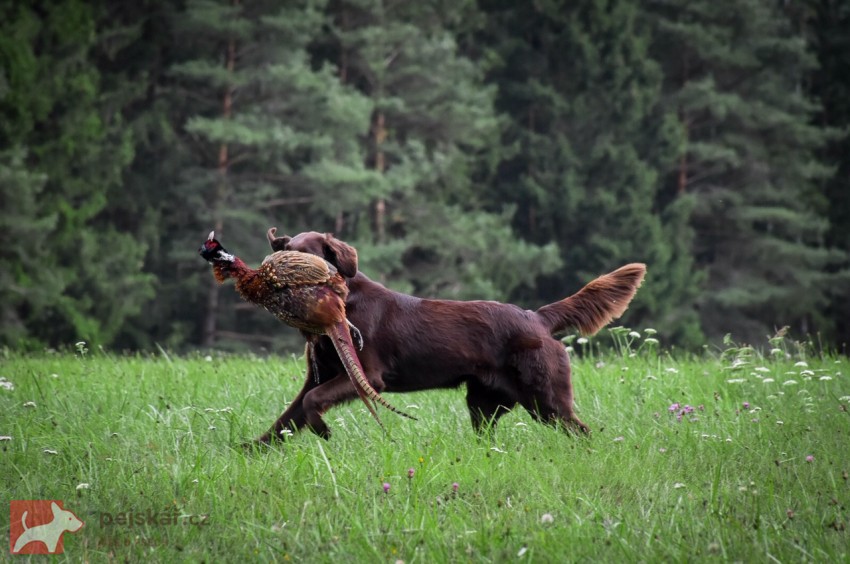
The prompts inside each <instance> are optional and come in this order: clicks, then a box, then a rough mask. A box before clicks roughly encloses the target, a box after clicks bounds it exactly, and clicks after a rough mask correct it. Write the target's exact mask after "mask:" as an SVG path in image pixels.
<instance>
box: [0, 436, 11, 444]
mask: <svg viewBox="0 0 850 564" xmlns="http://www.w3.org/2000/svg"><path fill="white" fill-rule="evenodd" d="M11 440H12V437H10V436H9V435H0V443H2V442H5V441H11Z"/></svg>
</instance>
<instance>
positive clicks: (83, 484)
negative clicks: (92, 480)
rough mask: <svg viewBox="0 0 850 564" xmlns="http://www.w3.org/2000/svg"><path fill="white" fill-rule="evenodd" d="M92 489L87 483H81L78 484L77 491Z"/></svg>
mask: <svg viewBox="0 0 850 564" xmlns="http://www.w3.org/2000/svg"><path fill="white" fill-rule="evenodd" d="M90 487H91V484H87V483H86V482H81V483H79V484H77V491H80V490H87V489H89V488H90Z"/></svg>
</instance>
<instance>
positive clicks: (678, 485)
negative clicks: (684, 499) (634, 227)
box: [673, 482, 685, 490]
mask: <svg viewBox="0 0 850 564" xmlns="http://www.w3.org/2000/svg"><path fill="white" fill-rule="evenodd" d="M684 487H685V484H683V483H682V482H676V483H675V484H673V489H674V490H680V489H682V488H684Z"/></svg>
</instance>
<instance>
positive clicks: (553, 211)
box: [483, 0, 700, 344]
mask: <svg viewBox="0 0 850 564" xmlns="http://www.w3.org/2000/svg"><path fill="white" fill-rule="evenodd" d="M483 5H484V6H485V9H486V11H487V13H488V22H489V27H488V29H487V31H486V33H485V34H484V40H485V43H487V44H490V45H493V47H492V53H491V57H492V58H494V59H495V60H496V61H497V64H496V66H495V67H494V69H493V71H492V72H491V77H490V80H492V81H495V82H496V83H497V84H499V85H500V95H499V99H498V105H499V108H500V109H502V110H503V111H505V112H507V113H508V114H509V115H510V116H511V126H510V128H509V129H508V130H507V131H506V133H505V136H504V138H503V143H505V144H506V145H508V146H512V147H515V152H514V154H512V155H510V156H509V157H508V158H505V159H504V160H503V162H502V163H501V174H500V182H499V183H498V185H497V188H498V192H496V193H495V197H496V198H497V199H507V200H508V201H513V202H516V204H517V205H518V206H519V210H520V213H519V214H518V215H517V221H516V225H517V226H518V228H519V229H520V230H521V232H522V233H524V234H525V235H526V236H527V237H528V238H529V239H530V240H532V241H537V242H545V241H554V242H556V243H557V244H558V245H559V246H560V248H561V256H562V259H563V262H564V264H565V265H566V269H565V270H564V271H563V272H559V273H557V274H553V275H551V276H549V277H546V278H544V279H543V280H541V282H540V284H539V286H538V292H539V293H541V294H542V295H543V297H544V299H545V300H546V301H552V300H555V299H558V298H559V297H562V296H563V295H564V294H565V293H567V292H568V291H569V290H570V289H577V288H578V287H580V286H581V284H582V283H583V282H586V281H587V280H589V279H591V278H593V277H594V276H596V275H598V274H600V273H602V272H606V271H608V270H611V269H613V268H615V267H617V266H620V265H621V264H623V263H625V262H631V261H644V262H646V263H648V266H649V269H648V279H647V283H646V284H645V286H644V288H643V289H642V290H641V293H640V294H639V297H638V299H637V300H636V301H635V303H634V304H633V305H632V307H631V308H630V313H629V314H628V317H627V318H625V319H624V322H626V323H634V324H652V325H656V326H659V328H660V329H662V328H663V331H664V335H665V336H666V337H667V338H669V339H673V340H677V341H679V342H687V343H690V344H693V343H695V342H696V341H698V340H699V338H700V332H699V329H698V327H697V324H696V314H695V311H694V308H693V304H694V298H695V293H696V291H697V290H698V287H699V275H698V274H697V273H695V272H694V271H693V268H692V263H691V260H690V256H689V249H688V248H687V242H688V240H689V237H690V230H689V227H688V225H687V218H688V216H689V213H690V207H689V206H687V205H685V203H684V202H683V203H681V204H678V205H675V206H671V205H668V202H664V201H663V200H661V199H660V198H659V194H658V185H659V173H660V171H661V170H663V168H664V167H665V166H666V165H667V164H668V163H669V162H671V160H672V158H673V156H675V151H676V147H677V144H678V140H679V138H678V135H679V131H678V128H677V127H676V126H675V123H674V120H672V119H671V116H670V115H668V114H667V113H666V112H664V111H663V110H662V109H661V108H659V93H660V84H661V74H660V71H659V68H658V66H657V64H655V63H653V62H652V61H651V60H649V59H648V57H647V47H648V41H649V36H648V34H647V32H646V30H645V29H643V28H642V26H641V25H640V22H639V20H638V17H637V16H638V13H637V10H636V7H635V6H634V5H633V4H632V3H630V2H624V1H614V2H594V1H584V2H562V1H558V0H551V1H547V2H534V3H515V2H506V1H500V0H492V1H488V2H485V3H483Z"/></svg>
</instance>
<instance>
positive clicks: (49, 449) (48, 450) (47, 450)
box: [43, 448, 59, 454]
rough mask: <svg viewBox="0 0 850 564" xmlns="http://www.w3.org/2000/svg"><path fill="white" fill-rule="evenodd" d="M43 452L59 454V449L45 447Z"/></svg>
mask: <svg viewBox="0 0 850 564" xmlns="http://www.w3.org/2000/svg"><path fill="white" fill-rule="evenodd" d="M43 452H44V454H59V451H57V450H53V449H52V448H46V449H44V451H43Z"/></svg>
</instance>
